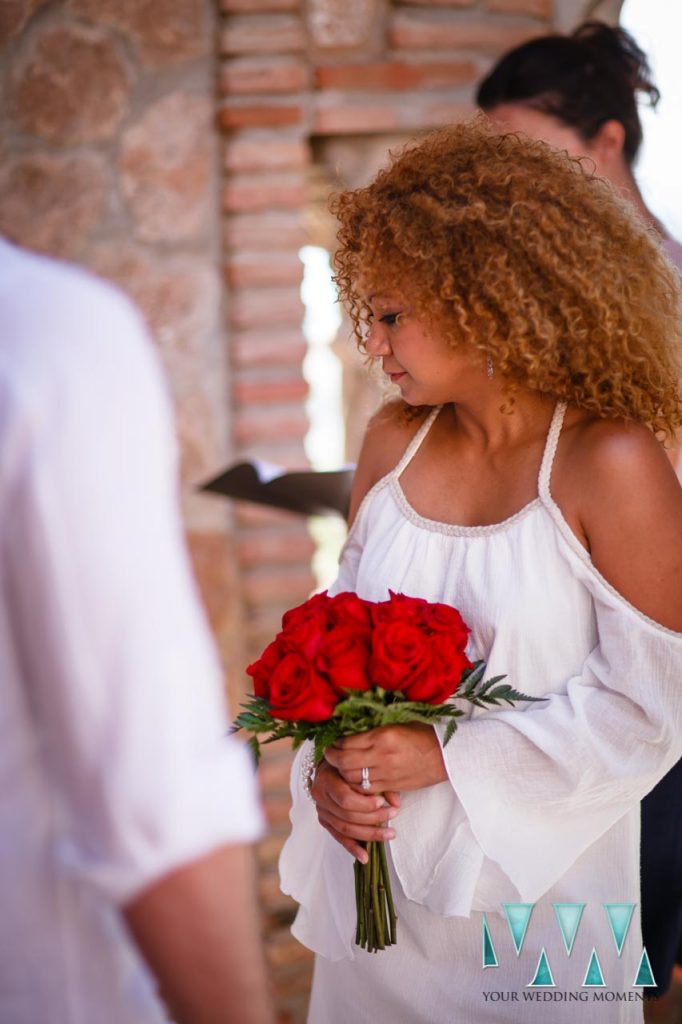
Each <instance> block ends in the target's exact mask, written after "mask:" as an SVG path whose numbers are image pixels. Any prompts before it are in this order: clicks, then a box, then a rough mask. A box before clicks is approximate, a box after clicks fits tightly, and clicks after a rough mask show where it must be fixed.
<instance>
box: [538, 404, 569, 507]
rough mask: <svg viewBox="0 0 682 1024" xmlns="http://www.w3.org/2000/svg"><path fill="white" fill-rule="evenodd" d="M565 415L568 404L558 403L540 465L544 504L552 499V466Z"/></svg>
mask: <svg viewBox="0 0 682 1024" xmlns="http://www.w3.org/2000/svg"><path fill="white" fill-rule="evenodd" d="M565 414H566V402H557V404H556V407H555V409H554V415H553V416H552V422H551V423H550V425H549V430H548V431H547V440H546V441H545V451H544V453H543V456H542V463H541V465H540V473H539V476H538V494H539V495H540V498H541V500H542V501H543V503H544V502H548V501H551V499H552V496H551V494H550V481H551V478H552V466H553V465H554V456H555V455H556V449H557V445H558V443H559V437H560V436H561V428H562V427H563V425H564V416H565Z"/></svg>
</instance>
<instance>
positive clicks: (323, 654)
mask: <svg viewBox="0 0 682 1024" xmlns="http://www.w3.org/2000/svg"><path fill="white" fill-rule="evenodd" d="M349 596H350V595H349ZM371 642H372V634H371V632H370V630H369V629H368V628H367V627H366V626H364V627H363V626H359V625H356V624H355V623H349V624H348V625H345V626H344V625H342V626H335V627H334V629H332V630H331V631H330V632H329V633H327V635H326V636H325V638H324V640H323V642H322V646H321V648H320V652H319V654H318V656H317V661H316V667H317V668H318V670H319V671H320V672H322V673H323V674H324V675H325V677H326V678H327V679H328V680H329V682H330V683H331V684H332V686H333V687H334V689H335V690H336V691H337V693H340V694H342V695H343V696H346V692H345V691H346V690H368V689H369V688H370V686H371V685H372V681H371V678H370V672H369V655H370V649H371Z"/></svg>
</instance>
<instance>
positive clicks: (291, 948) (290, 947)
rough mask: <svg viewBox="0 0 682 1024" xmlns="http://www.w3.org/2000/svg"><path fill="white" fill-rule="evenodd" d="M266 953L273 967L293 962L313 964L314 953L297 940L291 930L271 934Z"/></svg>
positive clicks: (287, 965) (288, 964) (267, 941)
mask: <svg viewBox="0 0 682 1024" xmlns="http://www.w3.org/2000/svg"><path fill="white" fill-rule="evenodd" d="M265 953H266V956H267V958H268V963H269V964H270V966H271V967H275V968H276V967H289V966H290V965H292V964H301V963H306V964H312V962H313V959H314V954H313V953H312V952H311V951H310V950H309V949H306V947H305V946H302V945H301V943H300V942H297V941H296V939H295V938H294V937H293V935H292V934H291V932H289V931H288V930H287V931H281V932H278V933H275V934H274V935H269V936H268V938H267V940H266V943H265Z"/></svg>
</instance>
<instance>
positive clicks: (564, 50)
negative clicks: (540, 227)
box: [476, 21, 682, 994]
mask: <svg viewBox="0 0 682 1024" xmlns="http://www.w3.org/2000/svg"><path fill="white" fill-rule="evenodd" d="M640 96H643V97H646V98H647V99H648V101H649V102H650V104H651V105H652V106H653V107H655V106H656V104H657V103H658V100H659V98H660V94H659V91H658V88H657V87H656V85H655V83H654V81H653V77H652V73H651V69H650V67H649V62H648V59H647V57H646V54H645V53H644V52H643V51H642V50H641V49H640V47H639V46H638V45H637V43H636V42H635V40H634V39H633V38H632V36H630V35H629V34H628V33H627V32H626V31H625V30H624V29H622V28H614V27H611V26H609V25H605V24H602V23H601V22H597V21H589V22H585V23H584V24H582V25H580V26H579V27H578V28H577V29H576V30H575V31H574V32H573V33H572V34H571V35H568V36H563V35H548V36H542V37H540V38H536V39H533V40H531V41H530V42H527V43H524V44H522V45H521V46H518V47H516V48H515V49H513V50H511V51H510V52H509V53H507V54H505V56H504V57H502V58H501V60H500V61H499V62H498V63H497V64H496V65H495V66H494V67H493V68H492V70H491V71H490V72H489V73H488V75H487V76H486V78H484V79H483V81H482V82H481V84H480V85H479V88H478V92H477V96H476V100H477V103H478V105H479V106H480V107H481V109H482V110H484V111H485V112H486V113H487V114H488V115H489V116H490V117H491V118H492V119H493V120H494V121H496V122H498V123H499V124H500V125H501V126H502V127H503V128H504V129H505V130H512V131H520V132H523V133H524V134H525V135H528V136H530V138H533V139H541V140H543V141H545V142H548V143H550V144H551V145H553V146H556V147H557V148H558V149H563V150H566V151H567V152H568V153H570V154H571V156H576V157H582V156H584V157H587V158H589V160H590V161H591V162H592V163H593V164H594V169H595V172H596V174H598V175H599V176H600V177H603V178H606V179H608V180H609V181H610V182H611V183H612V184H613V185H615V186H616V187H617V188H618V189H619V191H620V192H621V194H622V195H623V196H624V197H625V198H626V199H628V200H629V201H630V202H631V203H633V205H634V206H635V208H636V209H637V211H638V212H639V214H640V215H641V217H642V219H643V220H644V222H645V223H647V224H648V225H649V226H650V227H651V228H652V229H653V231H654V232H655V233H656V234H657V235H658V236H659V238H660V240H661V244H662V246H663V249H664V251H665V253H666V255H667V256H668V258H669V259H670V260H671V261H672V262H673V263H674V264H675V265H676V266H677V267H678V269H680V270H682V245H680V243H679V242H677V241H675V240H674V239H673V238H672V237H671V236H670V234H669V232H668V231H667V229H666V228H665V226H664V225H663V224H661V222H660V221H659V220H658V219H657V218H656V217H655V216H654V214H653V213H652V212H651V211H650V210H649V209H648V207H647V206H646V204H645V202H644V199H643V198H642V194H641V192H640V189H639V186H638V184H637V180H636V178H635V173H634V165H635V162H636V159H637V155H638V153H639V149H640V146H641V143H642V125H641V122H640V118H639V112H638V109H637V102H638V97H640ZM676 447H677V454H676V456H675V455H674V454H673V453H672V451H671V457H672V458H673V461H674V462H676V464H677V469H678V474H682V460H681V458H680V452H679V438H678V444H677V446H676ZM642 930H643V932H644V942H645V945H646V948H647V950H648V952H649V956H650V958H651V963H652V967H653V971H654V976H655V978H656V981H657V982H658V985H657V988H656V992H657V993H658V994H662V993H664V992H665V991H666V990H667V989H668V988H669V986H670V981H671V977H672V970H673V966H674V964H675V961H676V959H677V962H678V963H679V962H681V961H682V762H680V763H678V764H677V765H676V766H675V768H673V769H672V771H670V772H669V773H668V775H667V776H666V777H665V778H664V779H663V780H662V781H661V782H660V783H659V784H658V785H657V786H656V788H655V789H654V790H653V791H652V792H651V793H649V795H648V796H647V797H645V799H644V801H643V803H642Z"/></svg>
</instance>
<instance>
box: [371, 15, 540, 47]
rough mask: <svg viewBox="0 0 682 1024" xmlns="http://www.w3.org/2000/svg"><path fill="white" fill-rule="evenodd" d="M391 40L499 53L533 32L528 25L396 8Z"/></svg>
mask: <svg viewBox="0 0 682 1024" xmlns="http://www.w3.org/2000/svg"><path fill="white" fill-rule="evenodd" d="M389 36H390V43H391V45H392V46H395V47H397V48H399V49H400V48H403V49H432V50H476V51H479V52H481V53H491V54H493V55H497V54H500V53H504V52H505V50H508V49H511V47H512V46H517V45H518V44H519V43H522V42H525V41H526V40H527V39H529V38H530V37H531V36H532V33H531V32H529V29H528V26H527V25H500V24H497V23H495V22H494V21H489V22H484V21H471V20H469V19H467V20H466V21H455V20H454V19H453V18H452V17H451V16H449V15H448V14H447V12H445V11H409V12H408V11H396V12H395V14H394V15H393V19H392V24H391V28H390V33H389Z"/></svg>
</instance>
